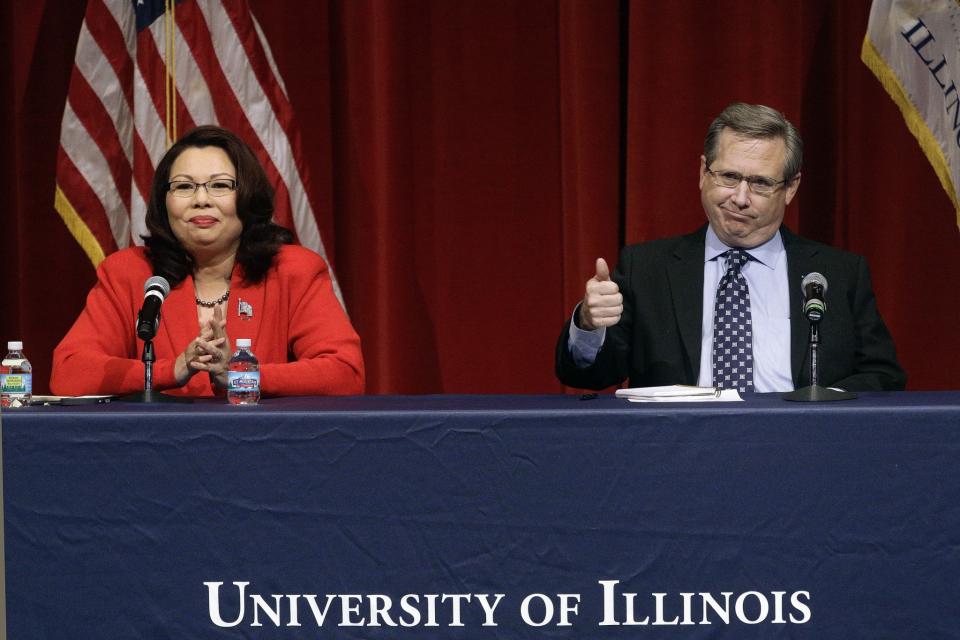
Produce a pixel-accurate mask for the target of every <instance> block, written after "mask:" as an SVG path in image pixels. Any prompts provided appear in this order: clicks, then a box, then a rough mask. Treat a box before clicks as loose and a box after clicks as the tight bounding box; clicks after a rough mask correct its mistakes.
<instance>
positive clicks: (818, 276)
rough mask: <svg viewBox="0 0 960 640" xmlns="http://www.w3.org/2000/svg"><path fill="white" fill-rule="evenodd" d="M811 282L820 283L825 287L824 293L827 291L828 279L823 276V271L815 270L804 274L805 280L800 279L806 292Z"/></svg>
mask: <svg viewBox="0 0 960 640" xmlns="http://www.w3.org/2000/svg"><path fill="white" fill-rule="evenodd" d="M810 284H818V285H820V286H821V287H823V292H824V293H826V292H827V279H826V278H824V277H823V274H822V273H817V272H816V271H813V272H811V273H808V274H807V275H805V276H803V280H801V281H800V289H801V290H802V291H803V292H804V293H806V292H807V285H810Z"/></svg>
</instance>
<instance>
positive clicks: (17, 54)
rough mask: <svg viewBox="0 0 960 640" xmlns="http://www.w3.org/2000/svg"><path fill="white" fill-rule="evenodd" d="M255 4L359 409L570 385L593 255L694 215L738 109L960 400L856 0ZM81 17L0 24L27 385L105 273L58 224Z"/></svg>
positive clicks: (697, 219)
mask: <svg viewBox="0 0 960 640" xmlns="http://www.w3.org/2000/svg"><path fill="white" fill-rule="evenodd" d="M188 1H192V0H188ZM250 4H251V6H252V8H253V11H254V13H255V15H256V16H257V18H258V20H259V21H260V24H261V26H262V28H263V31H264V33H265V35H266V37H267V39H268V40H269V42H270V44H271V47H272V48H273V53H274V56H275V58H276V63H277V66H278V68H279V69H280V72H281V74H282V75H283V77H284V80H285V82H286V86H287V90H288V92H289V95H290V100H291V103H292V104H293V106H294V108H295V110H296V113H297V119H298V121H299V122H300V123H301V134H302V138H303V146H304V151H305V162H306V163H307V164H308V165H309V167H310V174H311V178H312V187H311V188H312V190H313V193H312V199H313V201H314V202H315V203H317V212H316V213H317V216H318V222H319V227H320V230H321V233H322V235H323V238H324V242H325V244H326V248H327V251H328V254H329V256H330V257H331V259H332V261H333V262H334V265H335V267H336V269H337V273H338V275H339V278H340V284H341V287H342V289H343V293H344V298H345V301H346V304H347V308H348V310H349V313H350V315H351V318H352V319H353V321H354V323H355V325H356V327H357V329H358V331H359V333H360V335H361V337H362V339H363V347H364V354H365V356H366V359H367V367H368V390H369V391H370V392H373V393H443V392H477V393H487V392H550V391H559V390H561V386H560V385H559V383H558V382H557V381H556V380H555V379H554V377H553V363H552V359H553V355H552V352H553V344H554V341H555V339H556V335H557V332H558V330H559V328H560V325H561V323H562V322H563V320H564V318H565V317H567V316H568V315H569V313H570V312H571V310H572V307H573V305H574V304H575V302H576V300H577V299H579V297H580V296H581V295H582V287H583V283H584V281H585V280H586V279H587V278H588V277H589V276H590V275H591V274H592V269H593V263H594V260H595V259H596V257H598V256H604V257H606V258H607V259H608V260H609V261H611V262H612V261H615V259H616V254H617V251H618V247H619V246H620V245H621V244H622V243H623V242H636V241H640V240H645V239H650V238H654V237H658V236H662V235H667V234H675V233H682V232H686V231H689V230H692V229H694V228H695V227H697V226H698V225H700V224H701V223H702V222H703V220H704V217H703V211H702V208H701V205H700V202H699V197H698V190H697V167H698V162H699V156H700V154H701V152H702V141H703V136H704V132H705V130H706V127H707V125H708V124H709V123H710V120H711V119H712V118H713V117H714V116H715V115H716V114H717V113H718V112H719V111H720V110H721V109H722V108H723V107H724V106H725V105H726V104H728V103H729V102H732V101H735V100H744V101H749V102H761V103H766V104H770V105H773V106H776V107H778V108H780V109H781V110H783V111H784V112H785V113H786V114H787V116H788V117H789V118H791V119H792V120H793V121H794V122H795V123H796V124H797V125H798V127H799V128H800V129H801V132H802V134H803V136H804V140H805V143H806V149H805V153H806V155H805V163H804V169H803V178H802V184H801V188H800V195H799V197H798V199H797V201H795V202H794V204H793V205H791V207H790V208H789V209H788V213H787V222H788V223H789V224H790V225H791V226H792V227H793V228H794V229H795V230H797V231H799V232H800V233H802V234H804V235H807V236H810V237H813V238H816V239H819V240H822V241H824V242H829V243H832V244H835V245H837V246H840V247H843V248H847V249H850V250H853V251H857V252H860V253H863V254H865V255H866V256H867V258H868V259H869V262H870V265H871V267H872V269H873V276H874V284H875V288H876V291H877V295H878V300H879V305H880V309H881V311H882V312H883V314H884V316H885V318H886V319H887V322H888V324H889V325H890V328H891V330H892V331H893V334H894V337H895V339H896V341H897V345H898V348H899V352H900V354H901V358H902V360H903V364H904V366H905V367H906V369H907V371H908V373H909V375H910V387H911V388H915V389H920V388H949V387H955V386H956V385H955V384H954V383H953V380H952V378H951V376H950V366H949V363H950V362H951V361H953V360H955V359H956V358H957V356H958V355H960V340H958V339H957V337H956V335H955V333H954V331H953V325H954V319H955V317H956V316H957V313H958V311H960V299H958V293H957V283H958V281H960V267H958V266H957V262H958V260H957V258H958V257H960V234H958V230H957V227H956V223H955V216H954V212H953V211H952V208H951V205H950V201H949V199H948V198H947V196H946V195H945V194H944V193H943V191H942V190H941V188H940V185H939V183H938V182H937V180H936V177H935V175H934V173H933V171H932V170H931V169H930V167H929V166H928V165H927V162H926V160H925V158H924V157H923V154H922V153H921V151H920V149H919V147H918V145H917V144H916V142H915V141H914V140H913V139H912V137H911V136H910V134H909V133H908V131H907V129H906V127H905V126H904V124H903V122H902V119H901V117H900V114H899V112H898V110H897V108H896V106H895V105H894V104H893V103H892V102H891V101H890V99H889V98H888V97H887V96H886V94H885V93H884V91H883V89H882V88H881V87H880V86H879V83H878V82H877V81H876V80H875V79H874V78H873V76H872V75H871V74H870V72H869V71H868V70H867V68H866V67H865V66H864V65H863V63H862V62H860V55H859V52H860V46H861V43H862V41H863V36H864V34H865V32H866V26H867V16H868V14H869V8H870V6H869V5H870V3H869V2H867V1H866V0H858V1H857V2H850V3H845V2H844V3H838V2H833V1H832V0H809V1H806V2H796V3H785V2H778V1H773V0H771V1H759V2H758V1H756V0H724V1H720V2H713V3H703V2H699V1H696V0H680V1H678V2H671V3H663V2H652V1H649V0H647V1H642V0H633V1H628V0H590V1H586V0H584V1H582V2H574V1H558V0H498V1H495V2H490V1H488V0H483V1H480V0H453V1H450V0H381V1H376V0H327V1H318V2H309V3H304V2H293V1H283V2H276V1H267V0H251V2H250ZM83 14H84V7H83V3H59V2H52V1H49V0H47V1H42V0H38V1H36V2H26V1H17V2H13V3H4V4H3V7H2V8H0V18H2V20H0V34H2V38H0V42H2V44H0V55H2V56H3V60H4V61H5V62H6V68H7V69H8V70H9V73H8V74H5V77H4V79H3V80H2V81H0V92H2V94H0V102H2V107H0V128H2V131H3V134H4V138H3V139H4V142H5V144H4V148H3V151H2V152H0V161H2V163H3V172H2V177H0V180H2V182H0V185H2V188H3V193H4V195H5V202H4V208H3V211H2V213H0V217H2V224H3V232H2V237H0V251H2V258H0V260H2V262H0V268H2V273H3V277H2V278H0V287H2V289H0V300H2V310H0V340H3V341H5V340H9V339H23V340H24V342H25V344H26V351H27V354H28V355H29V357H30V358H31V360H32V361H33V363H34V365H35V369H36V374H37V375H36V378H37V380H36V383H35V386H36V389H37V391H45V390H46V387H47V379H48V377H49V373H50V356H51V352H52V350H53V348H54V346H55V345H56V343H57V342H58V340H59V339H60V337H61V336H62V335H63V333H64V332H65V331H66V329H67V328H68V327H69V325H70V323H71V322H72V321H73V319H74V317H75V316H76V314H77V313H78V312H79V310H80V308H81V307H82V304H83V300H84V297H85V295H86V292H87V290H88V289H89V288H90V286H91V285H92V284H93V281H94V272H93V268H92V266H91V265H90V263H89V262H88V261H87V259H86V256H85V255H84V254H83V252H82V251H81V250H80V249H79V247H78V246H77V245H76V244H75V243H74V241H73V239H72V238H71V237H70V235H69V234H68V233H67V231H66V229H65V228H64V227H63V224H62V222H61V221H60V218H59V217H58V216H57V214H56V212H55V211H54V208H53V192H54V177H55V166H56V165H55V163H56V149H57V140H58V133H59V123H60V117H61V115H62V113H63V105H64V100H65V97H66V92H67V87H68V83H69V78H70V71H71V67H72V64H73V55H74V48H75V45H76V39H77V33H78V30H79V27H80V23H81V21H82V18H83ZM825 275H827V277H828V278H829V274H825Z"/></svg>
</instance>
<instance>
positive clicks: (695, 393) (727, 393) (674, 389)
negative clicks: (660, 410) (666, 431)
mask: <svg viewBox="0 0 960 640" xmlns="http://www.w3.org/2000/svg"><path fill="white" fill-rule="evenodd" d="M616 396H617V397H618V398H626V399H627V400H629V401H630V402H741V401H742V400H743V399H742V398H741V397H740V394H739V393H738V392H737V390H736V389H722V390H720V391H719V393H718V390H717V389H715V388H713V387H693V386H687V385H682V384H675V385H668V386H664V387H634V388H631V389H617V391H616Z"/></svg>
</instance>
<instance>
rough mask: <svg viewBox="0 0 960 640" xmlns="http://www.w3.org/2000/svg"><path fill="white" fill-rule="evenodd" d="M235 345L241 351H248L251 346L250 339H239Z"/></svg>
mask: <svg viewBox="0 0 960 640" xmlns="http://www.w3.org/2000/svg"><path fill="white" fill-rule="evenodd" d="M234 344H236V345H237V347H239V348H241V349H247V348H248V347H249V346H250V338H237V341H236V342H235V343H234Z"/></svg>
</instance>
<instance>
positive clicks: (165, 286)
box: [143, 276, 170, 298]
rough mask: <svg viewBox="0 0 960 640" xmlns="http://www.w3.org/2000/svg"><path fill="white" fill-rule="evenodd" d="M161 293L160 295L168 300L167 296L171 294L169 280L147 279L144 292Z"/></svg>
mask: <svg viewBox="0 0 960 640" xmlns="http://www.w3.org/2000/svg"><path fill="white" fill-rule="evenodd" d="M151 290H153V291H159V292H160V294H161V295H162V296H163V297H164V298H166V297H167V294H169V293H170V283H169V282H167V279H166V278H164V277H163V276H153V277H151V278H147V281H146V282H144V283H143V292H144V293H146V292H147V291H151Z"/></svg>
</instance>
